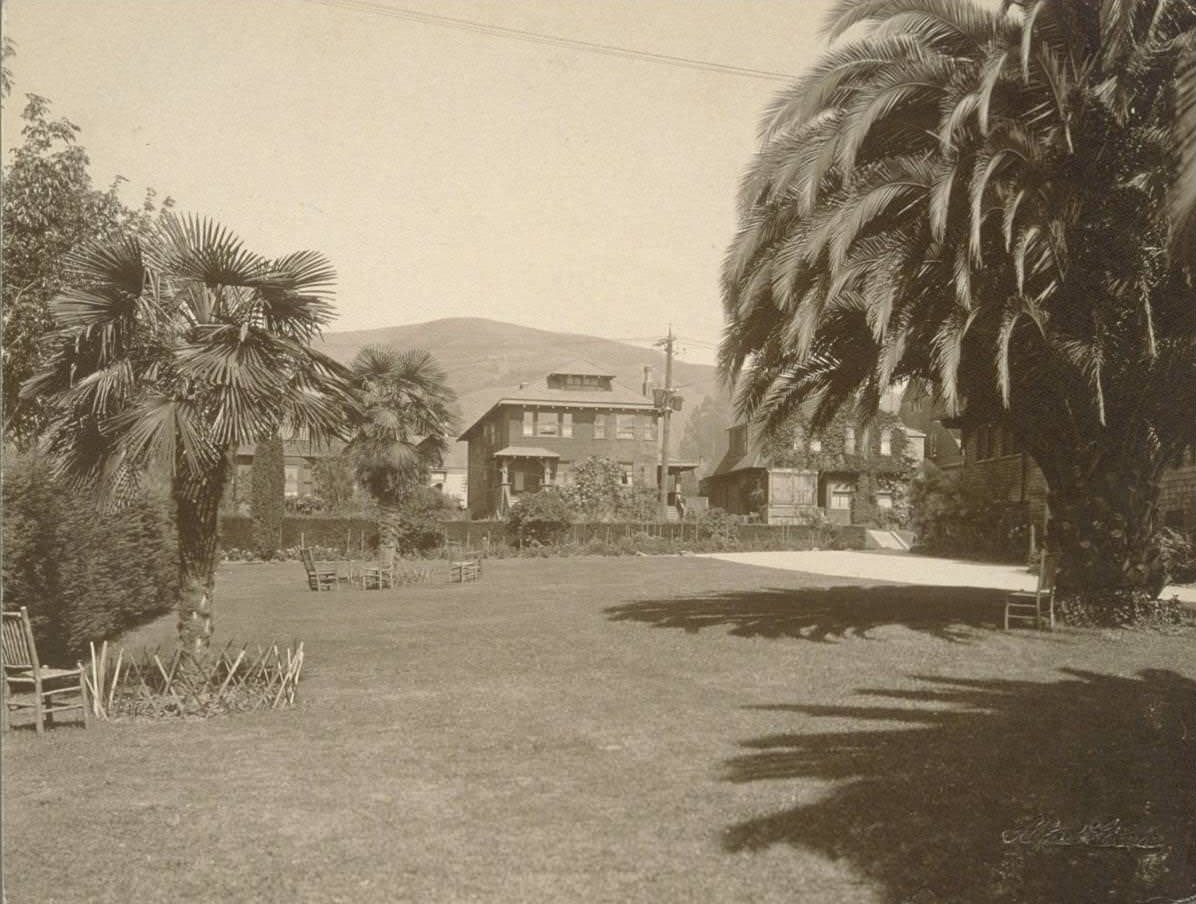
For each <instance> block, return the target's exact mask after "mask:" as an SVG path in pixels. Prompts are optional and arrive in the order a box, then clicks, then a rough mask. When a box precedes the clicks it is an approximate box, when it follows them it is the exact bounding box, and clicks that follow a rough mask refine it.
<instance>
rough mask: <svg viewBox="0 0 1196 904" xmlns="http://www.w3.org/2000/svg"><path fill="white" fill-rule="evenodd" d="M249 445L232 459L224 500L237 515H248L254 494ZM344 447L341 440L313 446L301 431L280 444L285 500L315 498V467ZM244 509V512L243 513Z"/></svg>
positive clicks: (251, 449)
mask: <svg viewBox="0 0 1196 904" xmlns="http://www.w3.org/2000/svg"><path fill="white" fill-rule="evenodd" d="M254 448H255V447H254V446H253V445H252V444H243V445H240V446H238V447H237V451H236V453H235V454H234V456H233V468H232V473H231V474H230V475H229V482H228V484H229V485H228V488H227V490H226V491H225V499H226V500H228V501H231V502H232V503H233V504H234V505H235V506H236V508H237V510H238V512H239V513H240V514H248V513H249V508H248V507H249V500H250V498H251V496H252V494H253V490H252V486H253V453H254ZM344 448H345V444H344V443H343V442H341V441H340V440H332V441H330V442H327V443H322V444H320V445H316V444H315V443H313V442H312V441H311V440H310V439H309V438H308V435H307V429H306V428H301V429H299V430H297V431H295V432H294V434H292V435H291V436H289V437H285V438H284V439H283V443H282V454H283V475H284V483H283V494H284V495H285V496H286V498H288V499H307V498H310V497H311V496H314V495H315V491H316V481H315V467H316V462H317V461H319V460H320V459H321V458H331V457H334V456H337V455H340V454H341V452H343V451H344ZM242 510H243V511H242Z"/></svg>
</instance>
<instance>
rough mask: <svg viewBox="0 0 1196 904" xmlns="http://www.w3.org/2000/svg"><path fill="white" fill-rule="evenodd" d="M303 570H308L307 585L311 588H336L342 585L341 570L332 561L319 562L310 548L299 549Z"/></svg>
mask: <svg viewBox="0 0 1196 904" xmlns="http://www.w3.org/2000/svg"><path fill="white" fill-rule="evenodd" d="M299 556H300V558H302V559H303V570H304V571H306V572H307V586H308V588H309V589H311V590H317V591H318V590H336V589H338V587H339V586H340V580H341V577H340V572H339V571H338V570H337V568H336V566H335V565H333V564H332V563H330V562H317V561H316V559H315V556H314V555H312V551H311V550H310V549H307V548H304V549H302V550H300V551H299Z"/></svg>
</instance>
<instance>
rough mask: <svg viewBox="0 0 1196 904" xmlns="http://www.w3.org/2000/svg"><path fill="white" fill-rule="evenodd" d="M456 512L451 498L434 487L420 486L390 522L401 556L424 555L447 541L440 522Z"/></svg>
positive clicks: (405, 500)
mask: <svg viewBox="0 0 1196 904" xmlns="http://www.w3.org/2000/svg"><path fill="white" fill-rule="evenodd" d="M455 510H456V506H455V505H454V503H453V501H452V499H450V498H449V497H448V496H446V495H444V493H441V492H440V491H439V490H434V489H432V488H431V487H417V488H416V489H415V490H414V491H412V492H411V493H409V494H408V496H407V498H405V499H404V500H403V503H402V504H401V505H400V506H399V507H398V509H397V510H396V511H395V513H394V516H393V517H392V518H390V520H389V522H388V527H389V533H390V535H391V538H392V539H393V540H394V544H395V549H396V550H398V552H399V553H400V554H401V555H412V554H422V553H426V552H429V551H431V550H433V549H437V548H439V547H440V546H441V545H442V544H443V542H444V528H443V527H441V524H440V522H441V521H442V520H443V519H444V518H446V517H450V516H451V515H452V514H453V513H454V512H455Z"/></svg>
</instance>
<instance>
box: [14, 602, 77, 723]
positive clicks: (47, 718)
mask: <svg viewBox="0 0 1196 904" xmlns="http://www.w3.org/2000/svg"><path fill="white" fill-rule="evenodd" d="M3 656H4V712H3V715H4V720H3V728H4V730H5V731H7V730H8V711H9V710H10V709H12V710H22V709H31V710H33V726H34V729H35V730H36V731H37V733H38V734H43V733H44V732H45V730H46V724H47V723H52V722H53V721H54V714H55V713H61V712H67V711H68V710H72V709H77V710H79V711H80V712H81V713H82V714H83V727H84V728H86V727H87V723H88V718H87V711H88V709H90V703H89V701H88V699H87V687H86V685H85V684H84V683H83V664H82V663H80V662H76V663H75V668H73V669H53V668H50V667H49V666H47V665H42V664H41V663H40V662H38V659H37V645H36V644H35V643H34V640H33V625H32V624H31V623H30V621H29V612H28V610H27V609H26V608H25V607H24V606H22V607H21V608H20V609H19V610H17V611H16V612H5V613H4V623H3ZM26 688H28V689H32V691H33V693H32V695H31V694H29V693H28V691H27V690H24V689H26ZM14 692H20V694H19V696H16V695H14ZM63 695H68V697H67V700H66V702H63V701H62V699H61V698H62V697H63ZM71 696H73V697H75V698H76V699H74V700H71V699H70V697H71Z"/></svg>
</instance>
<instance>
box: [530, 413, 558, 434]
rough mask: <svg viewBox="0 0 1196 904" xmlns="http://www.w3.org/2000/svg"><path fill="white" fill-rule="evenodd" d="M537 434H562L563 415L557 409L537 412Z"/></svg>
mask: <svg viewBox="0 0 1196 904" xmlns="http://www.w3.org/2000/svg"><path fill="white" fill-rule="evenodd" d="M536 435H537V436H560V435H561V416H560V415H559V414H557V413H556V412H555V411H540V412H537V414H536Z"/></svg>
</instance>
